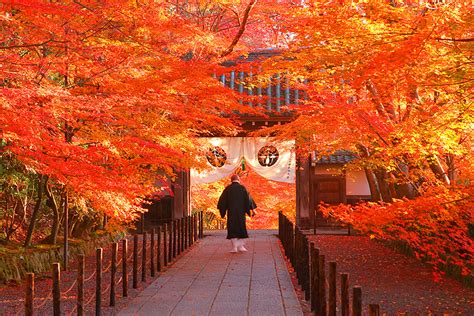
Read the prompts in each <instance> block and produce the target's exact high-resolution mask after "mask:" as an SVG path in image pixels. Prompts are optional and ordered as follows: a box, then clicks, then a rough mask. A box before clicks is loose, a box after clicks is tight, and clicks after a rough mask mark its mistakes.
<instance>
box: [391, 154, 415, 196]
mask: <svg viewBox="0 0 474 316" xmlns="http://www.w3.org/2000/svg"><path fill="white" fill-rule="evenodd" d="M397 166H398V170H399V172H400V174H401V175H402V176H403V178H404V180H403V182H400V181H398V182H397V186H396V187H395V192H396V196H397V197H399V198H402V197H406V198H408V199H414V198H415V197H416V196H417V195H418V194H417V188H416V186H415V185H414V184H413V183H412V182H411V181H410V178H409V177H410V175H409V167H408V165H407V164H406V163H405V162H399V163H397Z"/></svg>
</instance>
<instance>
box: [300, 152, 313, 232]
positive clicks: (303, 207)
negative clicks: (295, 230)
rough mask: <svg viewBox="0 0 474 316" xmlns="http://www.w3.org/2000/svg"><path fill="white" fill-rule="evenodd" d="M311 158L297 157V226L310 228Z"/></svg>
mask: <svg viewBox="0 0 474 316" xmlns="http://www.w3.org/2000/svg"><path fill="white" fill-rule="evenodd" d="M310 166H311V164H310V158H309V156H303V157H297V163H296V225H298V226H299V227H301V228H302V229H304V228H310V227H309V226H310V225H311V224H310V223H311V215H310V205H309V197H310V194H312V192H311V190H310V172H311V168H310Z"/></svg>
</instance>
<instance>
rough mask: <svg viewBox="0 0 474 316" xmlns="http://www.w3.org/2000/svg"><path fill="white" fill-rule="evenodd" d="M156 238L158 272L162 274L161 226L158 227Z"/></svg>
mask: <svg viewBox="0 0 474 316" xmlns="http://www.w3.org/2000/svg"><path fill="white" fill-rule="evenodd" d="M156 237H157V238H156V271H158V272H161V226H158V230H157V231H156Z"/></svg>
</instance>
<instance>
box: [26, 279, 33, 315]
mask: <svg viewBox="0 0 474 316" xmlns="http://www.w3.org/2000/svg"><path fill="white" fill-rule="evenodd" d="M34 299H35V274H34V273H27V274H26V292H25V316H32V315H33V302H34Z"/></svg>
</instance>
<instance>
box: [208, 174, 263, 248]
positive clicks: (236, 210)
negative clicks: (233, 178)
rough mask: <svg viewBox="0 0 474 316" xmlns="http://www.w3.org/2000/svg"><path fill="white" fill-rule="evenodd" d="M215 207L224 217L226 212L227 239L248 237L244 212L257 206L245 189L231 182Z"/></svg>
mask: <svg viewBox="0 0 474 316" xmlns="http://www.w3.org/2000/svg"><path fill="white" fill-rule="evenodd" d="M217 208H218V209H219V212H220V214H221V216H222V218H224V216H225V214H226V212H227V239H231V238H248V237H249V236H248V234H247V227H246V226H245V214H248V215H249V216H250V215H251V214H250V210H253V209H255V208H257V205H256V204H255V202H254V201H253V199H252V198H251V197H250V194H249V192H248V191H247V189H246V188H245V187H244V186H243V185H241V184H240V183H238V182H232V184H230V185H229V186H227V187H226V188H225V189H224V191H223V192H222V194H221V196H220V198H219V202H218V203H217Z"/></svg>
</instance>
